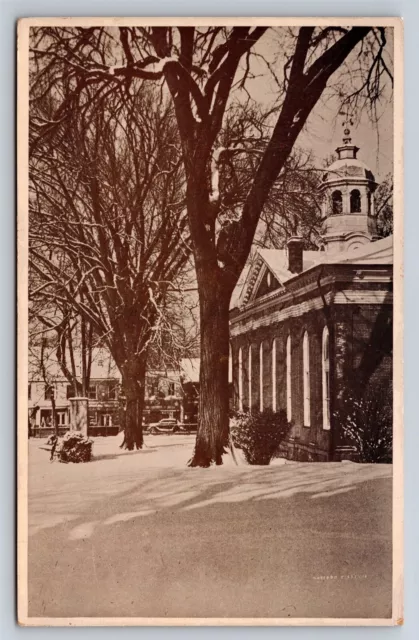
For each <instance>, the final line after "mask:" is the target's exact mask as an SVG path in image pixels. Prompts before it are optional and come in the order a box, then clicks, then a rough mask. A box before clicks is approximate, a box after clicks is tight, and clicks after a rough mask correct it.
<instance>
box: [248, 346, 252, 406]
mask: <svg viewBox="0 0 419 640" xmlns="http://www.w3.org/2000/svg"><path fill="white" fill-rule="evenodd" d="M248 367H249V411H251V410H252V345H249V365H248Z"/></svg>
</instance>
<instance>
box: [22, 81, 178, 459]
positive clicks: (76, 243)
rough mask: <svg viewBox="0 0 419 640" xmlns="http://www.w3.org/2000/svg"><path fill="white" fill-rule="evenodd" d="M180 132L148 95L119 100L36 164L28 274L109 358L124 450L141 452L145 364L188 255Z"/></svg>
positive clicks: (56, 141)
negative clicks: (120, 403)
mask: <svg viewBox="0 0 419 640" xmlns="http://www.w3.org/2000/svg"><path fill="white" fill-rule="evenodd" d="M49 102H51V96H50V101H49ZM47 106H48V107H49V106H50V105H47ZM95 106H97V105H95ZM42 109H44V110H45V112H46V113H47V111H48V109H47V108H46V107H45V105H43V104H42V101H41V102H40V103H39V104H38V106H37V110H36V112H34V113H36V116H35V115H34V119H35V120H36V118H39V117H40V116H39V114H40V113H43V110H42ZM174 125H175V121H174V117H173V110H172V107H171V105H170V102H168V101H167V100H166V99H165V98H164V97H163V96H162V95H161V94H160V93H158V92H156V91H155V90H153V88H149V89H148V90H144V91H143V92H142V93H141V94H140V95H137V96H133V97H131V98H130V99H124V100H123V101H121V99H120V96H119V95H117V94H116V93H114V92H113V93H112V94H111V95H110V96H109V97H108V99H107V100H106V101H104V102H103V103H102V104H101V107H100V108H94V109H90V110H89V109H87V110H86V111H84V112H83V113H81V112H80V111H74V112H72V114H71V121H67V122H66V127H65V131H61V132H60V134H61V135H58V136H55V137H45V138H44V139H43V140H42V143H41V144H39V145H38V146H37V147H36V150H34V152H33V153H32V155H31V167H30V267H31V269H32V270H33V272H34V273H35V274H36V276H37V278H38V280H39V281H40V282H41V284H40V285H39V286H40V287H42V297H43V299H44V300H45V301H48V300H50V301H53V302H54V303H57V302H58V303H60V304H61V305H62V306H63V307H67V308H68V309H71V313H73V314H74V313H75V314H77V315H78V316H79V317H80V318H83V322H82V323H81V328H82V329H83V327H87V326H88V327H91V329H92V331H94V333H95V335H96V336H97V338H98V340H99V342H100V344H102V345H105V346H107V348H108V349H109V351H110V353H111V355H112V357H113V359H114V361H115V363H116V365H117V367H118V368H119V370H120V372H121V376H122V388H123V393H124V395H125V398H126V402H125V421H124V426H125V439H124V443H125V446H126V447H127V448H129V449H132V448H134V446H136V447H137V448H140V447H141V446H142V443H143V437H142V409H143V402H144V384H145V373H146V366H147V357H148V354H149V351H150V347H151V345H153V344H156V343H157V342H158V340H159V339H160V334H161V332H162V330H163V326H164V325H163V321H162V318H163V317H164V311H165V310H166V309H167V308H168V305H169V298H170V297H171V296H173V295H174V294H173V293H172V292H171V291H170V289H171V287H173V286H174V283H175V282H176V278H177V277H178V275H179V274H180V273H181V272H182V269H183V268H184V267H185V266H186V264H187V260H188V256H189V253H190V252H189V246H188V238H187V231H186V226H187V219H186V213H185V212H184V208H185V203H184V189H183V185H184V182H183V169H182V163H181V159H180V153H179V147H178V138H177V130H176V127H175V126H174ZM38 295H39V294H38ZM68 337H69V334H68V333H64V334H63V340H64V339H67V340H68ZM82 337H83V335H82ZM63 346H64V345H63ZM63 346H62V347H61V350H60V352H58V356H60V355H61V358H62V357H63V355H64V354H65V350H64V348H63Z"/></svg>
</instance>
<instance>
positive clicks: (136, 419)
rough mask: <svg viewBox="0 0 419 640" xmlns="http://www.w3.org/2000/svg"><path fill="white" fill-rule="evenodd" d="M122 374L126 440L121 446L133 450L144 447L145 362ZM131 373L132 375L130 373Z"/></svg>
mask: <svg viewBox="0 0 419 640" xmlns="http://www.w3.org/2000/svg"><path fill="white" fill-rule="evenodd" d="M129 370H130V372H128V371H127V373H126V374H125V375H124V373H123V375H122V388H123V391H124V393H125V398H126V400H125V415H124V440H123V442H122V445H121V448H123V449H128V450H129V451H133V449H134V448H136V449H142V447H143V444H144V438H143V409H144V394H145V364H141V366H140V367H137V366H136V367H135V376H134V375H133V372H132V368H131V367H129ZM130 374H131V375H130Z"/></svg>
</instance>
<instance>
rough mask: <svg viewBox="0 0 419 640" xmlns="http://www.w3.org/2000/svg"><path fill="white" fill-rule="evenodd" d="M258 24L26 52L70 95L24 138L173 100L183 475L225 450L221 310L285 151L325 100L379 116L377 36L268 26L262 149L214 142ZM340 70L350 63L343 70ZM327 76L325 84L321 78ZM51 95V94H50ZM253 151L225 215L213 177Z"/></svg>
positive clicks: (74, 36) (145, 32) (51, 43)
mask: <svg viewBox="0 0 419 640" xmlns="http://www.w3.org/2000/svg"><path fill="white" fill-rule="evenodd" d="M267 31H268V29H267V28H265V27H256V28H251V27H244V26H241V27H234V28H224V27H212V28H193V27H179V28H169V27H150V28H128V27H127V28H120V29H119V30H117V29H112V30H106V29H104V28H97V29H95V28H91V29H67V28H65V29H60V28H52V29H51V28H50V29H44V30H42V31H37V32H36V33H35V35H34V42H35V44H34V48H33V55H34V57H35V59H37V61H38V64H39V65H40V66H41V67H42V70H41V71H40V72H39V73H38V76H37V79H36V82H35V86H36V85H39V86H41V87H42V86H45V84H46V83H47V82H48V78H49V77H50V75H49V74H50V70H51V68H52V66H54V65H55V69H56V71H55V74H56V75H59V77H63V76H64V77H65V78H66V82H67V83H68V85H69V86H70V94H69V96H66V97H65V98H64V99H63V100H62V101H61V103H60V105H59V107H58V108H57V109H56V110H55V112H54V114H53V117H51V118H50V119H48V120H47V119H44V120H42V119H39V120H38V121H37V122H36V130H34V136H33V139H32V141H31V149H32V150H33V149H36V147H37V145H38V144H39V141H40V140H42V139H43V138H45V137H47V138H48V137H49V136H51V135H53V134H54V132H55V131H56V130H57V128H60V127H62V126H63V124H62V123H63V122H65V121H66V120H67V119H68V118H70V115H71V113H72V112H73V111H74V110H76V109H79V110H82V111H83V109H85V103H86V95H90V91H91V90H92V87H94V91H95V99H97V100H101V99H102V98H103V96H104V95H106V94H107V93H109V92H111V91H114V92H121V91H125V93H126V95H127V96H128V95H131V94H132V93H134V94H135V93H136V92H138V91H140V88H141V86H142V83H144V82H145V81H147V80H154V81H155V82H156V83H157V85H158V86H159V87H162V89H166V90H168V92H169V93H170V95H171V98H172V101H173V105H174V110H175V115H176V125H177V130H178V134H179V138H180V141H181V148H182V160H183V166H184V172H185V178H186V209H187V214H188V220H189V228H190V234H191V242H192V248H193V254H194V261H195V268H196V277H197V283H198V289H199V299H200V329H201V373H200V391H201V393H200V421H199V428H198V434H197V440H196V446H195V452H194V456H193V458H192V460H191V462H190V464H191V465H192V466H197V465H198V466H204V467H205V466H209V465H210V464H211V463H212V462H215V463H216V464H221V463H222V455H223V453H224V451H225V446H226V444H227V442H228V429H229V427H228V384H227V380H228V353H229V328H228V318H229V302H230V298H231V294H232V292H233V289H234V287H235V286H236V283H237V281H238V278H239V276H240V273H241V271H242V269H243V267H244V265H245V262H246V259H247V257H248V255H249V251H250V248H251V245H252V242H253V239H254V236H255V232H256V229H257V227H258V224H259V221H260V218H261V215H262V212H263V210H264V206H265V204H266V202H267V199H268V195H269V193H270V191H271V189H272V187H273V186H274V185H275V182H276V180H277V178H278V176H279V175H280V174H281V171H283V169H284V167H285V166H286V163H287V160H288V158H289V157H290V154H291V152H292V150H293V147H294V144H295V142H296V140H297V138H298V136H299V134H300V132H301V131H302V129H303V127H304V125H305V123H306V122H307V119H308V118H309V116H310V114H311V112H312V110H313V109H314V107H315V105H316V104H317V102H318V101H319V100H320V98H321V97H322V96H325V95H327V93H329V94H330V93H331V91H333V93H334V95H337V97H338V98H339V99H340V101H341V102H343V103H346V104H347V105H348V106H354V105H355V106H357V107H358V108H359V106H360V103H361V102H362V101H364V102H366V101H368V103H369V104H372V105H374V106H375V107H376V105H377V101H378V100H379V99H380V98H381V97H382V86H383V78H384V77H386V74H387V75H390V73H389V67H388V63H387V62H386V59H385V56H384V53H385V45H386V34H385V31H384V29H382V28H379V29H373V28H369V27H353V28H344V27H333V26H331V27H328V28H324V27H320V28H315V27H302V28H299V29H277V30H274V31H273V34H274V35H273V37H274V40H275V37H277V38H278V41H279V42H278V45H279V46H278V55H277V57H276V60H275V64H274V67H273V66H272V65H271V64H270V63H269V62H268V61H266V60H265V61H266V62H267V66H268V70H269V72H270V73H271V75H272V77H273V79H274V81H275V82H276V87H277V100H276V103H275V105H274V109H273V111H272V122H271V131H270V134H269V139H268V143H267V144H266V145H264V147H263V148H259V147H258V142H257V141H256V144H255V127H252V128H251V130H250V131H249V130H246V131H243V132H242V135H241V137H240V139H239V140H237V141H235V142H233V143H232V144H231V145H229V146H225V145H224V144H222V138H223V128H224V124H225V122H226V118H227V115H228V113H229V112H230V110H231V109H232V108H234V106H235V97H236V96H237V95H238V93H239V92H240V91H241V92H242V96H243V93H244V94H245V95H248V99H249V100H250V94H249V88H248V87H249V81H250V80H251V79H252V78H254V77H255V71H254V70H252V56H253V57H254V56H258V57H259V58H260V57H262V58H263V57H264V56H263V53H261V51H260V48H258V47H259V44H260V42H261V41H262V39H263V38H264V37H265V36H266V33H267ZM348 61H349V62H348ZM332 76H334V84H333V85H331V83H330V80H331V78H332ZM54 86H55V85H54ZM255 149H256V151H257V152H258V153H259V158H258V162H257V165H256V168H255V172H254V175H253V177H252V180H251V181H250V182H249V184H248V189H247V196H246V198H245V200H244V202H243V204H242V206H241V207H240V208H239V209H238V210H234V212H233V215H230V216H228V215H224V213H225V212H223V198H224V193H223V189H222V176H223V172H224V171H225V168H226V167H227V166H228V163H234V162H237V161H239V160H237V159H239V158H240V157H241V156H242V154H248V153H254V151H255Z"/></svg>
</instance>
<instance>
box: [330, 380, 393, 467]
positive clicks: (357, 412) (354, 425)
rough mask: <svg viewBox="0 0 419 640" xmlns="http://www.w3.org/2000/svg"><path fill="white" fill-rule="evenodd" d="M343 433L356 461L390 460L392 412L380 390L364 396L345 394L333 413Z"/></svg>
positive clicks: (387, 398)
mask: <svg viewBox="0 0 419 640" xmlns="http://www.w3.org/2000/svg"><path fill="white" fill-rule="evenodd" d="M336 416H337V418H338V420H339V421H340V423H341V427H342V430H343V433H344V434H345V435H346V437H347V438H348V440H350V441H351V442H352V443H353V445H354V449H355V452H356V453H357V457H358V460H359V462H370V463H371V462H373V463H391V462H392V447H393V411H392V406H391V393H390V399H389V396H388V395H387V393H386V392H385V390H384V389H380V391H378V390H375V392H372V391H371V390H368V391H367V393H366V394H365V395H364V396H361V394H359V393H356V394H355V393H352V394H351V393H347V394H346V396H345V397H344V398H343V400H342V405H341V409H340V411H338V412H337V413H336Z"/></svg>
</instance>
